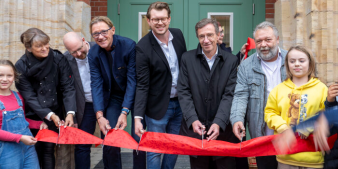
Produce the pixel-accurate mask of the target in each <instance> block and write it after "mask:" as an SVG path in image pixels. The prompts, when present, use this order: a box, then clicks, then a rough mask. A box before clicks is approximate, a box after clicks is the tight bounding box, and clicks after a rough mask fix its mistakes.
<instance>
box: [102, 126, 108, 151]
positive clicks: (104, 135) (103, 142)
mask: <svg viewBox="0 0 338 169" xmlns="http://www.w3.org/2000/svg"><path fill="white" fill-rule="evenodd" d="M108 132H109V130H108V129H107V132H106V134H105V135H104V138H103V140H102V143H101V145H102V148H103V147H104V145H103V143H104V140H105V139H106V136H107V134H108Z"/></svg>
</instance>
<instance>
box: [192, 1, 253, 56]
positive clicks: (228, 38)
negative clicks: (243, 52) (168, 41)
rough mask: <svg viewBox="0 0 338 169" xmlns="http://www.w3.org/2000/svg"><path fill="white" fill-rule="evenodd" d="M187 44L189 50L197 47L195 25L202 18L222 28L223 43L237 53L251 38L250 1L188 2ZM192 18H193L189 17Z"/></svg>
mask: <svg viewBox="0 0 338 169" xmlns="http://www.w3.org/2000/svg"><path fill="white" fill-rule="evenodd" d="M188 3H189V7H188V17H189V18H187V21H188V25H187V28H188V30H187V32H186V33H187V35H188V36H187V37H188V38H187V39H186V41H187V44H188V48H189V49H193V48H196V47H197V44H198V39H197V38H196V33H195V28H194V27H195V24H196V23H197V22H198V21H199V20H201V19H203V18H214V19H216V20H217V21H219V22H220V24H221V25H222V27H224V28H223V29H224V40H223V41H224V42H225V43H226V44H227V46H231V47H232V49H233V53H234V54H235V53H237V52H238V51H239V49H240V48H241V46H242V45H243V44H244V42H246V38H247V37H248V36H250V37H252V16H253V15H252V0H236V1H234V0H212V1H210V0H209V1H206V0H189V2H188ZM191 16H194V17H191Z"/></svg>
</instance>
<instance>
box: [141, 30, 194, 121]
mask: <svg viewBox="0 0 338 169" xmlns="http://www.w3.org/2000/svg"><path fill="white" fill-rule="evenodd" d="M169 30H170V32H171V34H172V35H173V37H174V38H173V41H172V43H173V46H174V48H175V52H176V55H177V59H178V63H180V60H181V56H182V54H183V53H184V52H186V51H187V48H186V45H185V40H184V37H183V34H182V32H181V30H179V29H175V28H169ZM136 77H137V85H136V96H135V107H134V111H135V112H134V115H135V116H141V117H143V116H144V114H146V115H147V116H148V117H150V118H153V119H156V120H159V119H162V118H163V116H164V115H165V113H166V112H167V108H168V105H169V100H170V91H171V86H172V77H171V72H170V67H169V64H168V61H167V59H166V57H165V55H164V53H163V51H162V49H161V47H160V45H159V44H158V42H157V41H156V39H155V37H154V35H153V33H152V32H151V31H150V32H149V33H148V34H147V35H145V36H144V37H143V38H142V39H141V40H140V41H139V42H138V43H137V45H136Z"/></svg>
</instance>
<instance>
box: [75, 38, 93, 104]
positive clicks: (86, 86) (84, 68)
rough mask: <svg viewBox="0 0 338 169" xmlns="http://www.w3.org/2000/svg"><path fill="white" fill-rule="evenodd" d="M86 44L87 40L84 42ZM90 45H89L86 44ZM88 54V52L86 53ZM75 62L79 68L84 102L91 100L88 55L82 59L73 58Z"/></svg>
mask: <svg viewBox="0 0 338 169" xmlns="http://www.w3.org/2000/svg"><path fill="white" fill-rule="evenodd" d="M86 43H87V44H88V42H86ZM88 46H89V47H90V45H89V44H88ZM87 55H88V54H87ZM75 59H76V62H77V68H78V69H79V74H80V77H81V82H82V86H83V91H84V93H85V98H86V102H93V98H92V92H91V90H92V89H91V87H90V82H91V81H90V69H89V63H88V57H86V58H84V59H78V58H75Z"/></svg>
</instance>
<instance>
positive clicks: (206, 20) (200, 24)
mask: <svg viewBox="0 0 338 169" xmlns="http://www.w3.org/2000/svg"><path fill="white" fill-rule="evenodd" d="M208 24H213V25H214V27H215V31H216V35H218V32H219V29H218V23H217V21H216V20H215V19H210V18H204V19H202V20H200V21H199V22H197V23H196V26H195V31H196V37H198V34H197V31H198V29H201V28H203V27H204V26H205V25H208Z"/></svg>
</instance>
